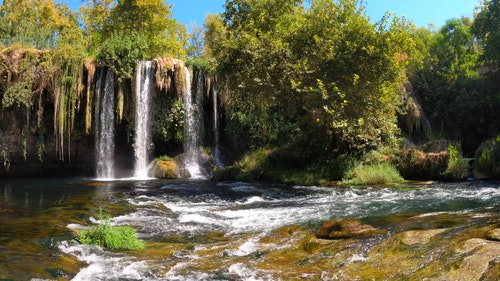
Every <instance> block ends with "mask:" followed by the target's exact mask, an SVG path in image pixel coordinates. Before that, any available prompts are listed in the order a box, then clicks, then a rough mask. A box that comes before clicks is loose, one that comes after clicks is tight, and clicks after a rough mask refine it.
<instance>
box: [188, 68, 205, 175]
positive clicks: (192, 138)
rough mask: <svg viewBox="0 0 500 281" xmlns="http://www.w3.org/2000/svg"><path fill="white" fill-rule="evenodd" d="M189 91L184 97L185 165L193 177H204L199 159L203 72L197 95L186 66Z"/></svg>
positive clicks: (198, 81)
mask: <svg viewBox="0 0 500 281" xmlns="http://www.w3.org/2000/svg"><path fill="white" fill-rule="evenodd" d="M185 72H186V87H187V92H186V96H185V98H184V107H185V118H184V152H185V157H184V166H185V168H186V170H187V171H188V172H189V174H190V175H191V178H204V177H205V176H204V175H203V173H202V171H201V167H200V164H199V161H198V159H199V158H200V145H201V143H200V135H201V133H200V132H201V129H202V127H201V126H202V122H201V121H200V116H201V110H202V108H201V106H202V103H201V99H202V97H203V96H202V95H203V73H202V72H201V71H200V72H199V74H198V80H197V83H198V84H197V87H196V92H195V96H194V97H193V94H192V91H191V74H190V73H189V70H188V69H187V68H185Z"/></svg>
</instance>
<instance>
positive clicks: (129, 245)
mask: <svg viewBox="0 0 500 281" xmlns="http://www.w3.org/2000/svg"><path fill="white" fill-rule="evenodd" d="M99 213H100V217H101V218H100V219H101V221H102V220H103V213H102V210H100V211H99ZM78 240H79V241H80V242H81V243H82V244H87V245H97V246H101V247H106V248H108V249H112V250H134V249H144V242H143V241H142V240H139V239H138V238H137V235H136V233H135V230H134V229H133V228H131V227H129V226H112V225H111V224H110V222H109V218H106V219H105V220H104V223H102V224H99V225H96V226H92V227H90V228H87V229H84V230H82V231H81V232H80V233H79V234H78Z"/></svg>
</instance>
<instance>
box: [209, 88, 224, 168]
mask: <svg viewBox="0 0 500 281" xmlns="http://www.w3.org/2000/svg"><path fill="white" fill-rule="evenodd" d="M212 103H213V113H214V118H213V119H214V120H213V122H214V124H213V130H214V151H213V155H214V162H215V165H216V166H217V167H222V166H223V165H224V163H222V155H221V152H220V149H219V116H218V114H219V113H218V110H217V90H215V87H214V86H212Z"/></svg>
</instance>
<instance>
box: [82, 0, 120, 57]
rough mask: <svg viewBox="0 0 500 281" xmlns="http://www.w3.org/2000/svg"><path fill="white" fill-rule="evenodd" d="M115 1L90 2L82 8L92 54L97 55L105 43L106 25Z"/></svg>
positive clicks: (98, 0) (96, 0)
mask: <svg viewBox="0 0 500 281" xmlns="http://www.w3.org/2000/svg"><path fill="white" fill-rule="evenodd" d="M114 5H115V0H88V1H87V5H82V6H81V7H80V13H81V15H82V21H83V24H84V30H85V34H86V40H87V48H88V50H89V53H90V54H93V55H95V54H96V53H97V50H98V49H99V47H100V45H101V44H102V42H103V41H104V39H103V38H106V37H103V35H104V24H105V22H106V20H107V19H108V18H109V17H110V14H111V9H112V8H113V7H114Z"/></svg>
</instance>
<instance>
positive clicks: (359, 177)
mask: <svg viewBox="0 0 500 281" xmlns="http://www.w3.org/2000/svg"><path fill="white" fill-rule="evenodd" d="M403 180H404V179H403V177H401V175H400V174H399V172H398V170H397V169H396V168H395V167H394V166H392V165H390V164H389V163H385V162H382V163H376V164H370V165H359V166H357V167H355V168H354V169H352V170H350V171H349V172H348V174H347V180H344V181H343V184H354V185H383V184H389V183H399V182H402V181H403Z"/></svg>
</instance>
